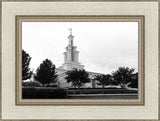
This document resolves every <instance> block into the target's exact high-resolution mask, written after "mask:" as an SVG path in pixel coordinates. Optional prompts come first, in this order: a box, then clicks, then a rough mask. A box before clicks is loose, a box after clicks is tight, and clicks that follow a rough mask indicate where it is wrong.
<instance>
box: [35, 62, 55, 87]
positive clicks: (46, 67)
mask: <svg viewBox="0 0 160 121" xmlns="http://www.w3.org/2000/svg"><path fill="white" fill-rule="evenodd" d="M36 72H37V74H36V75H35V79H36V80H37V81H39V82H40V83H41V84H42V85H43V86H44V85H45V84H48V85H49V84H50V83H51V82H53V83H55V82H56V81H57V75H56V72H55V65H54V64H53V63H52V61H51V60H48V59H46V60H44V61H43V62H42V63H41V64H40V66H39V67H38V68H37V71H36Z"/></svg>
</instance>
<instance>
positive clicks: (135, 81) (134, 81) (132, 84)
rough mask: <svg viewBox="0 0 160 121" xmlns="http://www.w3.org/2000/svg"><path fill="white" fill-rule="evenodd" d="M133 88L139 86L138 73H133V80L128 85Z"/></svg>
mask: <svg viewBox="0 0 160 121" xmlns="http://www.w3.org/2000/svg"><path fill="white" fill-rule="evenodd" d="M128 87H131V88H138V73H136V74H133V75H132V81H131V82H130V84H129V85H128Z"/></svg>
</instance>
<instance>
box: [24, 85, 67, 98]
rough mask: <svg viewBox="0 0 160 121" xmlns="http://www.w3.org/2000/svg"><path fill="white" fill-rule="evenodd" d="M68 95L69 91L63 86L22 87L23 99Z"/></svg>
mask: <svg viewBox="0 0 160 121" xmlns="http://www.w3.org/2000/svg"><path fill="white" fill-rule="evenodd" d="M66 97H67V91H66V90H65V89H61V88H56V89H54V88H45V87H44V88H43V87H39V88H35V87H30V88H22V98H23V99H64V98H66Z"/></svg>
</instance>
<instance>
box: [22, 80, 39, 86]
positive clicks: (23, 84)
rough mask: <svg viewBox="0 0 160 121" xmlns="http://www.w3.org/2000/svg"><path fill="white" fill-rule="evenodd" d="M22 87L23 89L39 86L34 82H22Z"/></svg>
mask: <svg viewBox="0 0 160 121" xmlns="http://www.w3.org/2000/svg"><path fill="white" fill-rule="evenodd" d="M22 86H24V87H38V86H40V83H39V82H36V81H33V82H32V81H30V82H22Z"/></svg>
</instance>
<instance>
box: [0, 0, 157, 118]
mask: <svg viewBox="0 0 160 121" xmlns="http://www.w3.org/2000/svg"><path fill="white" fill-rule="evenodd" d="M51 3H52V4H51ZM104 3H105V4H104ZM29 5H31V9H32V10H29V11H28V12H27V11H26V10H27V9H28V7H29ZM100 5H101V6H100ZM119 5H122V6H123V7H124V8H122V6H119ZM159 5H160V3H159V1H158V0H153V1H152V0H151V1H150V0H144V1H138V0H136V1H126V0H122V1H121V2H120V3H119V2H117V1H116V0H111V1H97V0H95V1H94V0H93V1H90V0H78V1H74V0H73V1H69V0H66V1H63V0H62V1H55V0H51V1H50V0H49V1H43V0H42V1H41V0H40V1H25V0H22V1H21V0H17V1H12V0H11V1H8V0H2V1H1V13H2V14H1V26H2V27H1V30H2V31H1V33H2V37H1V43H2V44H1V45H2V46H1V60H2V62H1V85H2V87H1V115H2V117H1V120H8V119H9V120H13V119H14V120H15V119H16V120H20V119H23V120H89V121H90V120H106V121H107V120H133V119H134V120H141V119H143V120H148V119H150V120H152V119H153V120H159V117H160V116H159V107H158V106H159V104H158V103H159V102H158V100H159V94H158V93H159V88H158V86H157V85H159V77H158V76H159V46H156V45H157V44H159V21H158V19H159ZM40 6H43V7H44V9H40ZM86 6H87V7H89V8H88V9H84V10H82V11H80V10H81V9H82V8H85V7H86ZM109 6H112V8H110V7H109ZM118 6H119V8H118ZM133 6H134V7H135V6H137V11H136V10H135V8H134V7H133ZM141 6H143V7H142V8H141ZM155 6H156V7H155ZM59 7H60V8H61V7H64V10H65V11H64V10H63V9H60V8H59ZM74 7H77V8H78V9H77V11H73V10H74ZM107 7H108V8H107ZM130 7H131V8H130ZM129 8H130V9H129ZM118 9H120V11H119V12H118V11H117V10H118ZM20 10H21V11H20ZM54 10H55V11H54ZM125 10H128V12H125ZM53 11H54V12H53ZM102 11H104V13H103V12H102ZM135 11H136V12H135ZM134 12H135V13H134ZM138 12H139V13H138ZM157 13H158V14H157ZM153 16H154V17H155V18H157V19H156V20H155V21H153V20H154V19H153ZM8 18H9V19H8ZM7 19H8V20H7ZM64 20H65V21H72V20H73V21H87V20H88V21H98V20H99V21H118V20H119V21H135V20H136V21H137V22H139V36H138V37H139V40H141V41H139V47H138V48H139V58H140V60H139V62H138V64H139V70H140V71H139V72H140V76H139V79H140V80H141V81H139V84H140V87H139V90H140V91H139V95H140V98H139V100H138V101H137V100H136V101H135V102H134V100H130V101H128V100H127V101H125V100H107V101H106V100H100V101H99V100H96V101H95V100H88V101H86V100H85V101H83V100H65V101H64V100H21V93H20V89H21V86H20V84H21V83H20V81H19V80H21V66H20V64H21V63H20V62H21V59H20V57H21V52H20V50H21V32H22V30H21V23H22V21H64ZM149 23H150V24H149ZM151 25H152V26H154V27H156V28H157V29H155V30H153V29H151ZM11 27H12V29H11ZM9 28H10V29H9ZM5 33H8V35H7V36H6V34H5ZM149 33H150V34H149ZM151 33H152V34H151ZM11 38H12V39H11ZM150 39H152V40H153V41H151V40H150ZM16 40H17V41H16ZM13 45H14V46H13ZM151 52H152V53H151ZM152 54H153V55H152ZM151 58H152V59H153V58H154V59H153V60H152V59H151ZM9 60H10V61H9ZM11 60H12V61H11ZM9 65H10V66H12V68H11V70H9V72H10V73H9V76H6V74H7V68H9V67H10V66H9ZM149 72H150V73H149ZM11 79H14V80H15V83H13V82H14V81H13V82H11ZM17 79H19V80H18V81H16V80H17ZM150 79H152V80H153V82H154V83H153V84H152V85H150V84H151V82H150V81H149V80H150ZM6 80H9V81H6ZM7 85H8V87H9V89H8V90H7V91H6V90H5V89H6V87H7ZM150 86H151V87H152V88H151V87H150ZM151 89H153V90H151ZM11 92H13V93H12V94H10V93H11ZM152 92H156V93H154V94H153V93H152ZM8 94H10V95H8ZM150 95H151V96H150ZM151 97H152V100H151V99H149V98H151ZM153 97H155V98H153ZM9 99H10V100H9ZM66 106H67V107H69V108H70V109H66ZM11 108H12V109H11ZM53 108H54V109H55V110H54V111H53ZM93 109H94V111H93ZM44 110H45V111H46V112H47V113H45V115H44V116H42V113H44ZM49 110H50V111H51V112H52V113H53V112H54V113H55V114H56V115H51V112H49ZM75 110H77V113H75ZM109 110H111V112H109ZM132 110H134V111H135V112H134V113H135V115H137V116H136V117H135V116H133V115H132V114H131V113H132ZM34 111H40V113H38V112H36V113H35V114H33V112H34ZM97 111H100V112H99V113H98V114H96V112H97ZM104 111H106V112H107V116H106V114H102V113H101V112H104ZM24 112H27V113H28V114H31V112H32V114H31V115H30V116H27V115H25V113H24ZM61 112H63V114H64V115H65V116H64V117H62V115H63V114H61ZM69 112H72V113H73V115H69ZM84 112H87V113H88V115H90V116H88V115H85V114H84ZM113 112H116V114H117V117H113ZM123 112H127V113H128V115H127V116H122V114H123ZM144 112H145V113H146V114H147V115H146V114H145V113H144ZM138 113H139V114H138ZM143 114H144V115H143Z"/></svg>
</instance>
